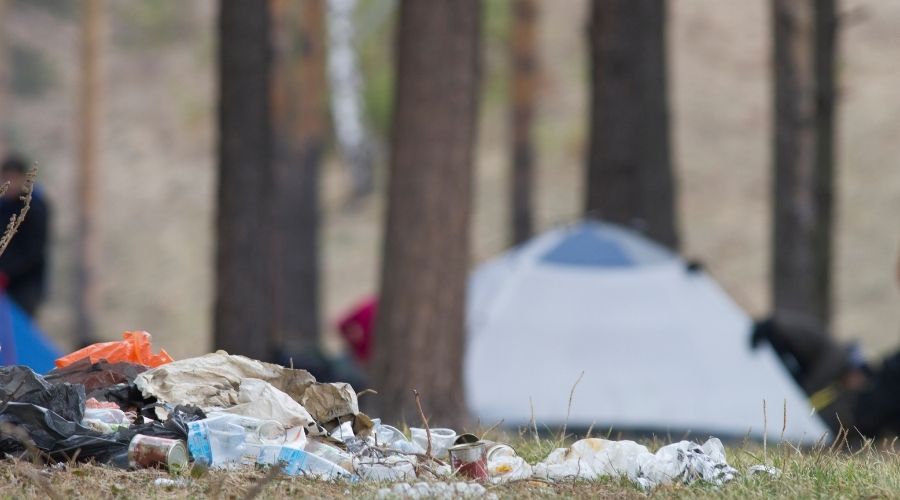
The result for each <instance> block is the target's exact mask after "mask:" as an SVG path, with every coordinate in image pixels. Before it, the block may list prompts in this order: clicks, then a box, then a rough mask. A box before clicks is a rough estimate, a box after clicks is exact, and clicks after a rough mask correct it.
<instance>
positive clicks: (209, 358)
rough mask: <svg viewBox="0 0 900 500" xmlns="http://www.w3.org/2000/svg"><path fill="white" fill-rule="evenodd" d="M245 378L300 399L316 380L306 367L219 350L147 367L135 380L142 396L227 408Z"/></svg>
mask: <svg viewBox="0 0 900 500" xmlns="http://www.w3.org/2000/svg"><path fill="white" fill-rule="evenodd" d="M244 379H259V380H263V381H265V382H268V383H269V384H272V386H274V387H275V388H276V389H278V390H280V391H282V392H284V393H286V394H287V395H288V396H290V397H291V398H292V399H293V400H294V401H301V398H302V397H303V393H304V392H305V391H306V388H307V387H309V386H310V385H312V384H314V383H315V381H316V378H315V377H313V376H312V374H310V373H309V372H307V371H306V370H294V369H291V368H285V367H283V366H280V365H275V364H272V363H263V362H262V361H257V360H255V359H250V358H247V357H245V356H237V355H231V354H228V353H227V352H225V351H221V350H220V351H216V352H214V353H210V354H206V355H203V356H199V357H196V358H188V359H182V360H178V361H173V362H171V363H168V364H165V365H163V366H160V367H158V368H154V369H152V370H147V371H145V372H144V373H141V374H140V375H138V376H137V377H136V378H135V380H134V383H135V385H137V387H138V388H139V389H140V390H141V392H142V393H143V395H144V396H145V397H149V396H153V397H155V398H156V399H157V400H159V401H160V402H163V403H172V404H190V405H194V406H199V407H201V408H213V407H217V408H227V407H230V406H234V405H237V404H240V403H241V400H240V396H239V393H240V387H241V383H242V381H243V380H244ZM301 404H302V402H301Z"/></svg>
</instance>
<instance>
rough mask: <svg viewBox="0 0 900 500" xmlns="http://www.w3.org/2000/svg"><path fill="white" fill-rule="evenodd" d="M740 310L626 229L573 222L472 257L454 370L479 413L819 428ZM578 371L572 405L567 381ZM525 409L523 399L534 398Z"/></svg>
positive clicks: (542, 419) (706, 427) (731, 430)
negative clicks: (482, 258) (475, 262)
mask: <svg viewBox="0 0 900 500" xmlns="http://www.w3.org/2000/svg"><path fill="white" fill-rule="evenodd" d="M751 325H752V320H751V319H750V317H749V316H748V315H747V314H746V313H745V312H744V311H742V310H741V309H740V308H738V306H737V305H736V304H735V303H734V302H733V301H732V300H731V299H730V298H729V297H728V295H727V294H726V293H725V292H724V291H723V290H722V289H721V288H720V287H719V286H718V285H717V284H716V283H715V281H713V280H712V279H711V278H710V277H709V276H708V275H706V274H705V273H704V272H703V271H701V270H699V269H691V268H690V266H688V265H687V263H686V262H685V261H684V260H683V259H682V258H680V257H679V256H677V255H675V254H673V253H672V252H670V251H669V250H667V249H665V248H663V247H661V246H659V245H657V244H655V243H653V242H652V241H650V240H648V239H646V238H645V237H643V236H641V235H639V234H637V233H635V232H633V231H630V230H628V229H625V228H622V227H619V226H615V225H612V224H606V223H601V222H581V223H578V224H575V225H573V226H571V227H566V228H560V229H556V230H552V231H550V232H548V233H545V234H543V235H541V236H538V237H536V238H534V239H532V240H531V241H529V242H527V243H525V244H523V245H521V246H519V247H517V248H514V249H512V250H510V251H508V252H506V253H505V254H503V255H500V256H499V257H497V258H495V259H493V260H491V261H489V262H487V263H485V264H483V265H482V266H480V267H479V268H478V269H476V270H475V272H474V273H473V274H472V277H471V278H470V282H469V293H468V312H467V330H468V344H467V352H466V360H465V380H466V388H467V398H468V404H469V408H470V409H471V410H472V412H473V414H474V415H475V416H476V417H478V418H479V419H480V420H481V421H482V422H483V423H485V424H488V425H489V424H490V423H493V422H496V421H499V420H501V419H502V420H504V422H505V424H506V425H526V424H528V422H530V420H531V418H532V411H533V417H534V419H535V421H536V422H537V423H538V425H548V426H561V425H562V424H564V423H565V422H566V415H567V413H569V412H570V415H569V417H568V425H569V426H570V428H571V427H582V428H587V427H589V426H594V427H595V428H597V429H601V428H602V429H604V430H605V429H608V428H610V427H612V428H613V429H615V430H638V431H654V432H666V431H671V432H685V431H692V432H696V433H710V434H715V435H719V436H725V437H729V436H730V437H736V438H739V437H743V436H745V435H748V434H749V435H750V436H752V437H755V438H761V437H762V434H763V427H764V422H763V420H764V419H763V400H765V401H766V402H767V408H768V434H769V436H768V437H769V438H770V439H777V438H778V437H779V436H781V433H782V409H783V405H784V404H785V403H786V405H787V417H788V418H787V426H786V429H785V431H784V437H785V439H787V440H789V441H792V442H802V443H804V444H812V443H815V442H816V441H817V440H819V439H821V438H822V436H823V435H824V434H826V433H827V429H826V427H825V425H824V424H823V423H822V421H821V419H820V418H819V417H818V416H817V415H813V414H812V413H811V409H810V406H809V404H808V402H807V398H806V396H805V395H804V393H803V391H802V390H801V389H800V388H799V387H798V386H797V385H796V383H795V382H794V380H793V379H792V378H791V376H790V375H789V374H788V372H787V370H786V369H785V368H784V366H783V365H782V364H781V362H780V361H779V359H778V358H777V356H776V354H775V353H774V351H773V350H772V349H771V348H770V347H769V346H768V345H766V346H763V347H762V348H759V349H756V350H753V349H751V347H750V339H749V337H750V330H751ZM582 372H584V376H583V379H581V381H580V382H579V383H578V386H577V388H576V390H575V396H574V400H573V404H572V406H571V409H569V392H570V390H571V388H572V386H573V384H574V383H575V382H576V380H578V379H579V376H580V374H581V373H582ZM532 407H533V410H532Z"/></svg>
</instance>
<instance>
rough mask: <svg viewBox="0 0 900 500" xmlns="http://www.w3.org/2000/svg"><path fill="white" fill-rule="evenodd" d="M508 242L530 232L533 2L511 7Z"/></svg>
mask: <svg viewBox="0 0 900 500" xmlns="http://www.w3.org/2000/svg"><path fill="white" fill-rule="evenodd" d="M512 9H513V21H512V23H513V24H512V40H511V42H512V43H511V45H510V51H511V56H512V76H511V78H510V79H511V82H512V113H511V116H510V126H511V128H512V182H511V186H510V187H511V195H510V200H511V207H510V214H511V218H512V220H511V223H512V224H511V225H512V240H513V241H512V242H513V244H515V245H518V244H519V243H522V242H524V241H526V240H527V239H528V238H530V237H531V233H532V231H533V230H534V229H533V228H534V216H533V211H532V198H533V191H534V188H533V186H534V140H533V139H532V133H533V127H534V106H535V100H536V97H537V90H538V60H537V57H538V55H537V20H538V3H537V0H514V1H513V4H512Z"/></svg>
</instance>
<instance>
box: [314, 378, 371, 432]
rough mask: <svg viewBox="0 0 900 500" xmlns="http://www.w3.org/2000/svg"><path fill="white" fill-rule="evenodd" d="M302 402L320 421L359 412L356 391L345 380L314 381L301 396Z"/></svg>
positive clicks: (354, 414) (329, 420)
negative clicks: (326, 382) (334, 381)
mask: <svg viewBox="0 0 900 500" xmlns="http://www.w3.org/2000/svg"><path fill="white" fill-rule="evenodd" d="M300 404H302V405H303V407H304V408H306V410H307V411H309V413H310V415H312V417H313V418H314V419H315V420H316V422H319V423H325V422H331V421H332V420H335V419H338V418H342V417H351V416H356V415H357V414H358V413H359V402H358V401H357V400H356V391H354V390H353V387H351V386H350V384H347V383H343V382H336V383H332V384H322V383H314V384H312V385H310V386H308V387H307V388H306V391H305V392H304V393H303V397H302V398H300Z"/></svg>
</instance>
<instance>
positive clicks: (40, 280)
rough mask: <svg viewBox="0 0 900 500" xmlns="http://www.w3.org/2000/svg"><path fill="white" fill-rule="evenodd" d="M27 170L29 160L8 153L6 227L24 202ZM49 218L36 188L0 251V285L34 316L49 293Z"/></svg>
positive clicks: (0, 204) (1, 173)
mask: <svg viewBox="0 0 900 500" xmlns="http://www.w3.org/2000/svg"><path fill="white" fill-rule="evenodd" d="M27 173H28V163H27V161H26V160H25V159H24V158H22V157H20V156H18V155H10V156H8V157H7V158H6V159H5V160H4V161H3V164H2V167H0V184H3V183H6V182H9V188H8V189H7V190H6V193H5V194H4V195H3V197H2V198H0V221H2V225H3V227H4V228H5V227H6V224H8V222H9V220H10V218H11V217H12V216H13V215H16V214H18V213H19V212H20V211H21V210H22V207H23V206H24V204H25V202H24V201H23V200H22V195H23V194H24V189H25V181H26V176H27ZM49 218H50V209H49V207H48V204H47V202H46V200H45V199H44V196H43V195H42V193H41V192H40V191H39V190H37V189H35V190H34V191H33V192H32V195H31V206H30V208H29V210H28V214H27V215H26V216H25V220H24V221H22V224H21V225H20V226H19V230H18V232H16V234H15V236H14V237H13V238H12V240H10V242H9V246H8V247H7V248H6V251H5V252H4V253H3V255H0V288H2V289H4V290H5V291H6V293H7V295H9V298H10V299H12V301H13V302H15V303H16V305H18V306H19V307H20V308H22V310H24V311H25V312H26V313H27V314H28V315H29V316H31V317H32V318H33V317H34V316H35V314H36V313H37V310H38V307H40V305H41V303H42V302H43V300H44V297H45V294H46V288H47V265H48V263H47V261H48V258H47V238H48V232H49Z"/></svg>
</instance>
